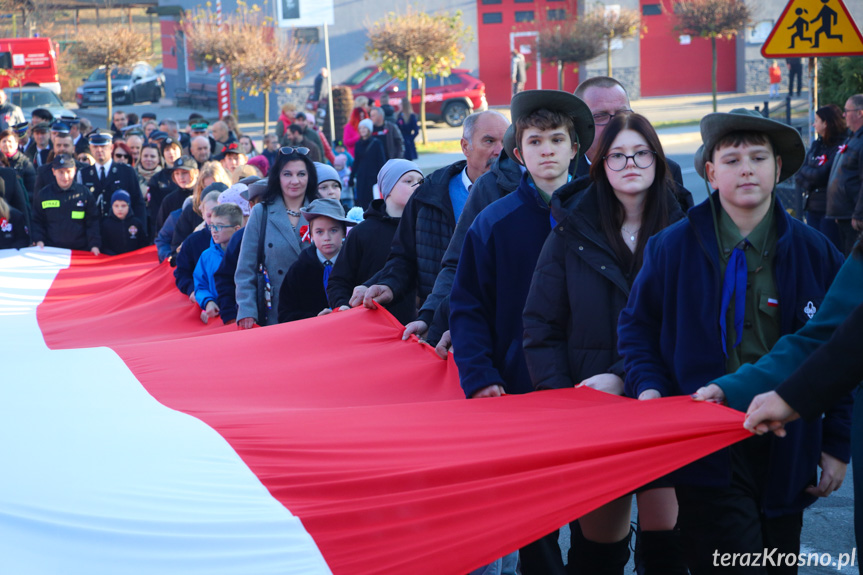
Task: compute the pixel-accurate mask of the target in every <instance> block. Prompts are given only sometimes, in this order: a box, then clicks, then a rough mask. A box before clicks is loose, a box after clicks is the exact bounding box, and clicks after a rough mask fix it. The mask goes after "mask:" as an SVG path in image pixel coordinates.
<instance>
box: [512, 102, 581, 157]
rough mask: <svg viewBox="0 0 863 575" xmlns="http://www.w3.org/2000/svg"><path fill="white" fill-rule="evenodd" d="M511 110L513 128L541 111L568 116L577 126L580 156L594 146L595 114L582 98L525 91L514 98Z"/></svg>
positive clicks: (576, 134) (576, 135) (516, 145)
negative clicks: (523, 119)
mask: <svg viewBox="0 0 863 575" xmlns="http://www.w3.org/2000/svg"><path fill="white" fill-rule="evenodd" d="M509 109H510V115H511V117H512V123H513V126H515V125H516V124H517V123H518V121H519V119H521V118H525V117H527V116H529V115H530V114H532V113H533V112H535V111H537V110H541V109H545V110H553V111H555V112H560V113H561V114H566V115H567V116H569V117H570V118H572V121H573V124H575V137H576V139H577V140H578V142H577V143H578V153H579V155H582V154H584V152H586V151H587V150H588V149H589V148H590V145H591V144H593V138H594V136H595V135H596V127H595V126H594V123H593V114H592V113H591V111H590V108H588V107H587V104H585V103H584V101H583V100H582V99H581V98H579V97H578V96H575V95H573V94H570V93H569V92H564V91H562V90H525V91H524V92H519V93H518V94H516V95H515V96H513V97H512V102H511V103H510V105H509ZM513 131H514V130H513ZM514 135H515V134H513V136H514ZM504 145H506V143H504ZM516 147H518V142H515V146H514V148H516ZM507 155H509V153H507Z"/></svg>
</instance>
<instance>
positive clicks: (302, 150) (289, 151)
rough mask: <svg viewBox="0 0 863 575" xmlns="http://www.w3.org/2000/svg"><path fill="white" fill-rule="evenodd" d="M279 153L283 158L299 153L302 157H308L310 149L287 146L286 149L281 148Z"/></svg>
mask: <svg viewBox="0 0 863 575" xmlns="http://www.w3.org/2000/svg"><path fill="white" fill-rule="evenodd" d="M279 153H280V154H282V155H283V156H290V155H291V154H294V153H297V154H299V155H301V156H308V155H309V149H308V148H292V147H290V146H285V147H284V148H279Z"/></svg>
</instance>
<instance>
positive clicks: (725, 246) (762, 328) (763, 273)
mask: <svg viewBox="0 0 863 575" xmlns="http://www.w3.org/2000/svg"><path fill="white" fill-rule="evenodd" d="M773 209H774V206H773V201H771V203H770V209H769V210H768V211H767V215H766V216H764V219H763V220H761V222H760V223H759V224H758V225H757V226H755V229H754V230H752V233H750V234H749V237H748V238H746V239H747V240H749V243H750V244H752V245H747V246H746V249H745V250H744V253H745V255H746V267H747V268H748V272H749V273H748V278H747V283H746V310H745V311H744V314H743V336H742V337H741V339H740V345H738V346H737V347H732V346H734V342H735V341H737V333H736V332H735V330H734V298H733V297H732V298H731V303H730V305H729V306H728V313H727V315H726V318H725V319H726V325H727V326H728V327H727V330H726V336H727V341H726V348H727V349H728V358H727V359H726V361H725V370H726V373H734V372H735V371H737V369H738V368H739V367H740V366H741V365H743V364H744V363H755V362H756V361H758V359H759V358H761V356H763V355H766V354H767V352H769V351H770V349H771V348H772V347H773V345H774V344H775V343H776V340H778V339H779V336H780V327H779V292H777V290H776V278H775V276H774V273H773V259H774V257H775V253H774V252H775V251H776V240H777V238H778V234H777V233H776V226H775V225H774V223H773ZM716 232H717V233H716V239H717V240H718V242H719V277H720V278H724V277H725V269H726V268H727V267H728V260H729V259H730V257H731V252H732V250H733V249H734V246H736V245H737V244H739V243H740V242H741V241H743V239H744V238H743V236H741V235H740V230H739V229H738V228H737V225H736V224H735V223H734V221H733V220H732V219H731V217H730V216H729V215H728V214H727V213H726V212H725V210H723V209H722V208H721V206H720V209H719V216H718V222H717V226H716Z"/></svg>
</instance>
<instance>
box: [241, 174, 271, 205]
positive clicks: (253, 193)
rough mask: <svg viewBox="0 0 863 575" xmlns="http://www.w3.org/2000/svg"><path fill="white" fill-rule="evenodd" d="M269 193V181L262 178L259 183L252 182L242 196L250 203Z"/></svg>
mask: <svg viewBox="0 0 863 575" xmlns="http://www.w3.org/2000/svg"><path fill="white" fill-rule="evenodd" d="M266 193H267V179H266V178H261V179H260V180H258V181H257V182H252V183H251V184H249V187H248V189H246V190H245V191H242V192H240V195H241V196H243V197H244V198H246V199H247V200H249V201H250V202H251V201H252V200H254V199H256V198H262V197H264V194H266Z"/></svg>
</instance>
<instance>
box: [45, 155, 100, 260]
mask: <svg viewBox="0 0 863 575" xmlns="http://www.w3.org/2000/svg"><path fill="white" fill-rule="evenodd" d="M51 169H53V170H54V183H52V184H50V185H48V186H45V187H44V188H42V190H40V191H39V193H38V194H37V197H36V199H35V201H34V203H33V224H32V227H31V230H30V232H31V234H30V235H31V237H32V239H33V243H34V244H35V245H37V246H39V247H40V248H41V247H45V246H53V247H57V248H66V249H70V250H90V251H91V252H93V254H94V255H99V250H100V248H101V244H102V240H101V237H100V234H99V222H100V221H101V218H100V215H99V208H98V206H97V204H96V201H95V200H94V198H93V195H92V194H91V193H90V192H89V190H87V188H85V187H84V186H82V185H81V184H77V183H75V175H76V167H75V159H74V158H73V157H72V156H70V155H69V154H58V155H57V156H56V157H55V158H54V159H53V160H52V162H51Z"/></svg>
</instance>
